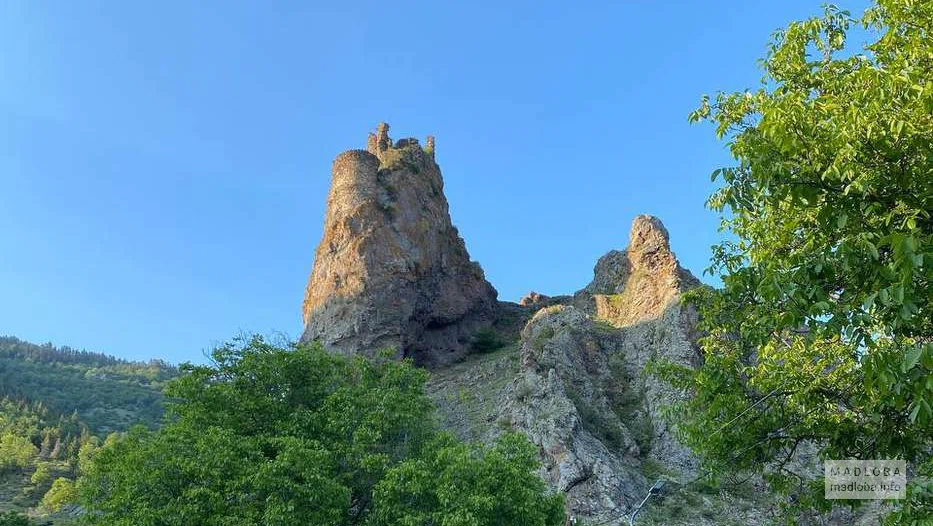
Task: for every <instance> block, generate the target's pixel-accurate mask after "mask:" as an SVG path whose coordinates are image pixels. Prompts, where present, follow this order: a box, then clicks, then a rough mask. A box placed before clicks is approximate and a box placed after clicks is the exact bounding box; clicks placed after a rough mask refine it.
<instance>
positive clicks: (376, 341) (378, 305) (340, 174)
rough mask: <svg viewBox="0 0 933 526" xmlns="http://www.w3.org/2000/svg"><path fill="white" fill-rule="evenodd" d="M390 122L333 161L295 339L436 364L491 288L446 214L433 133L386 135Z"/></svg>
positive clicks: (489, 316)
mask: <svg viewBox="0 0 933 526" xmlns="http://www.w3.org/2000/svg"><path fill="white" fill-rule="evenodd" d="M388 131H389V126H388V125H387V124H381V125H379V128H378V130H377V133H376V134H370V136H369V140H368V144H367V149H366V150H350V151H346V152H343V153H341V154H340V155H338V156H337V158H336V159H335V160H334V163H333V175H332V182H331V187H330V194H329V196H328V198H327V212H326V216H325V220H324V235H323V238H322V239H321V241H320V243H319V244H318V247H317V251H316V252H315V259H314V267H313V269H312V271H311V276H310V278H309V279H308V286H307V289H306V291H305V300H304V306H303V316H304V323H305V330H304V334H303V335H302V338H301V339H302V341H310V340H320V341H321V342H322V343H323V344H324V346H325V347H326V348H328V349H331V350H335V351H340V352H358V353H364V354H372V353H374V352H375V351H377V350H379V349H382V348H394V349H395V350H396V352H397V353H398V354H399V355H400V356H410V357H412V358H413V359H414V360H415V361H416V363H419V364H422V365H427V366H437V365H441V364H445V363H449V362H450V361H452V360H455V359H457V358H459V357H461V356H463V354H465V353H466V352H467V351H468V350H469V346H470V342H471V338H472V336H473V334H474V333H476V331H477V330H479V329H480V328H482V327H484V326H488V325H489V324H491V323H492V321H493V319H494V317H495V309H496V291H495V289H494V288H493V287H492V286H491V285H490V284H489V283H488V282H487V281H486V279H485V277H484V275H483V270H482V268H480V266H479V264H478V263H476V262H473V261H471V260H470V257H469V254H468V253H467V250H466V246H465V244H464V242H463V239H461V238H460V235H459V233H458V232H457V229H456V228H455V227H454V226H453V224H452V223H451V220H450V213H449V211H448V205H447V199H446V197H445V196H444V183H443V179H442V177H441V171H440V168H439V167H438V165H437V163H435V161H434V139H433V138H432V137H428V140H427V145H426V147H425V148H422V147H421V145H420V144H419V142H418V141H417V139H411V138H409V139H401V140H399V141H397V142H395V143H394V144H393V143H392V140H391V139H390V138H389V135H388Z"/></svg>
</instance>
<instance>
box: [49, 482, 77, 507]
mask: <svg viewBox="0 0 933 526" xmlns="http://www.w3.org/2000/svg"><path fill="white" fill-rule="evenodd" d="M77 496H78V495H77V490H76V488H75V482H74V481H73V480H71V479H67V478H64V477H59V478H57V479H55V482H53V483H52V487H51V488H49V491H48V492H46V494H45V496H44V497H42V507H43V508H45V509H47V510H48V511H50V512H52V513H55V512H57V511H60V510H61V509H62V508H63V507H64V506H65V505H67V504H73V503H74V502H75V501H76V500H77Z"/></svg>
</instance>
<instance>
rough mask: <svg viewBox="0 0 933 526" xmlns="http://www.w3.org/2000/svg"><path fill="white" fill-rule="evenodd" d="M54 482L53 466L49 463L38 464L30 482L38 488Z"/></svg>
mask: <svg viewBox="0 0 933 526" xmlns="http://www.w3.org/2000/svg"><path fill="white" fill-rule="evenodd" d="M51 480H52V465H51V464H50V463H48V462H39V463H38V464H36V470H35V471H34V472H33V473H32V477H30V478H29V481H30V482H32V483H33V484H34V485H36V486H44V485H46V484H48V483H49V481H51Z"/></svg>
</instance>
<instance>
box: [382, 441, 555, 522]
mask: <svg viewBox="0 0 933 526" xmlns="http://www.w3.org/2000/svg"><path fill="white" fill-rule="evenodd" d="M537 465H538V458H537V452H536V451H535V449H534V447H533V446H532V445H531V444H530V443H529V442H528V441H527V440H526V439H525V438H524V437H523V436H521V435H517V434H507V435H505V436H504V437H503V438H502V439H500V440H499V442H498V443H497V444H496V445H495V446H494V447H492V448H491V449H489V450H484V449H483V448H482V447H481V446H478V445H476V444H473V445H470V444H462V443H458V442H456V441H455V440H454V439H453V438H451V437H450V436H449V435H446V434H442V435H441V436H439V437H438V439H437V440H436V441H435V443H433V444H432V445H431V447H429V448H428V451H427V454H425V455H422V456H420V457H418V458H414V459H409V460H405V461H404V462H402V463H401V464H399V465H398V466H396V467H394V468H393V469H391V470H390V471H389V472H388V474H387V475H386V477H385V478H384V479H383V480H382V481H381V482H379V484H378V485H377V486H376V492H375V501H376V505H375V509H374V511H373V514H372V516H371V517H370V520H369V522H368V523H367V524H368V525H371V526H395V525H411V526H420V525H437V526H483V525H492V524H502V525H513V524H527V525H539V524H540V525H545V524H563V522H564V506H563V499H562V497H561V496H560V495H556V494H554V495H548V494H547V493H546V491H545V486H544V482H543V481H542V480H541V479H540V478H538V477H537V476H536V475H535V474H534V473H533V470H534V469H535V468H536V467H537Z"/></svg>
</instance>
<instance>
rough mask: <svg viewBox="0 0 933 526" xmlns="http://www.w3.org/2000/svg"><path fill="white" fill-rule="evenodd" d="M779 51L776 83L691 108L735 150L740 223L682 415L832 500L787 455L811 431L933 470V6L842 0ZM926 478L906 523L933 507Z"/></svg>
mask: <svg viewBox="0 0 933 526" xmlns="http://www.w3.org/2000/svg"><path fill="white" fill-rule="evenodd" d="M855 23H861V24H862V25H863V26H864V27H865V28H866V29H867V30H868V31H869V35H871V36H872V37H873V38H875V40H874V41H873V42H871V43H870V44H869V45H868V46H866V47H865V48H864V49H857V48H855V46H854V45H853V44H852V43H851V42H850V40H849V39H848V38H847V36H848V33H849V28H850V26H851V25H852V24H855ZM763 65H764V69H765V78H764V79H763V85H762V87H761V88H759V89H758V90H756V91H747V92H738V93H731V94H726V93H721V94H719V95H717V96H716V97H715V98H714V99H712V100H709V99H706V98H704V100H703V102H702V106H701V107H700V108H699V109H698V110H697V111H696V112H695V113H693V114H692V115H691V120H694V121H696V120H703V121H708V122H710V123H712V124H714V125H715V126H716V133H717V135H718V136H719V137H720V138H723V139H725V140H726V141H727V142H728V145H729V148H730V149H731V152H732V154H733V156H734V158H735V160H736V164H734V165H732V166H727V167H724V168H720V169H717V170H716V171H714V172H713V178H714V179H715V180H719V181H721V182H722V187H721V189H720V190H719V191H717V192H716V193H715V194H713V195H712V197H711V198H710V200H709V205H710V207H711V208H712V209H714V210H716V211H719V212H722V213H723V216H724V219H723V222H722V225H723V229H724V230H725V231H727V232H728V233H729V234H730V236H729V240H728V241H724V242H722V243H721V244H719V245H718V246H716V247H714V253H713V265H712V268H711V270H712V272H713V273H715V274H717V275H720V276H722V280H723V285H724V287H723V288H722V289H720V290H712V289H702V290H698V291H697V292H696V293H695V295H694V297H693V299H694V300H696V301H697V303H698V304H699V305H700V306H701V309H702V312H703V315H704V318H703V322H702V324H701V328H702V329H704V330H705V331H706V334H707V336H706V337H705V338H703V340H702V345H703V348H704V351H705V363H704V364H703V366H702V367H700V368H699V370H696V371H692V370H687V369H681V370H680V371H679V374H672V375H670V376H671V377H672V378H676V381H679V382H680V383H682V384H683V385H684V386H687V387H690V388H692V389H693V391H694V392H695V394H696V396H695V397H694V398H693V399H691V400H690V401H689V402H687V403H685V404H683V406H682V407H681V408H680V409H681V414H680V415H679V416H680V420H681V423H680V430H681V432H682V434H683V437H684V438H685V440H686V441H687V442H688V443H689V444H690V445H692V446H693V447H695V448H697V449H698V450H699V451H700V452H702V453H703V454H704V455H705V459H706V461H707V464H708V465H709V466H710V467H712V468H714V469H715V470H719V471H722V470H731V469H734V468H738V469H747V470H763V471H764V473H765V474H766V476H767V477H768V479H769V480H770V482H771V484H772V487H774V488H777V489H779V490H783V491H785V492H788V493H792V494H794V495H795V496H796V502H797V503H798V505H799V506H802V507H804V508H806V507H813V508H817V509H827V508H828V507H829V505H830V504H831V503H830V502H828V501H826V500H824V499H823V495H822V494H823V485H822V482H821V481H816V483H815V484H814V483H812V481H811V480H809V479H808V478H807V477H806V476H802V475H801V474H800V473H799V472H797V471H795V469H794V468H793V467H792V464H790V463H789V462H788V461H789V460H791V459H792V458H794V453H795V452H796V451H799V450H800V448H802V447H805V446H806V445H807V444H810V445H815V446H816V447H817V448H818V449H819V451H820V455H821V456H822V457H823V458H861V459H876V458H903V459H907V460H908V461H910V462H911V463H913V469H915V470H916V471H915V473H916V474H917V475H926V476H929V475H930V474H931V471H930V470H931V469H933V465H931V461H930V457H929V453H930V450H931V449H930V448H931V447H933V443H931V438H933V407H931V405H930V404H931V400H933V375H931V372H933V297H931V296H930V287H931V282H933V220H931V216H930V214H931V211H933V82H931V79H933V4H931V3H930V2H918V1H914V0H879V1H878V2H877V4H876V5H875V6H874V7H872V8H871V9H869V10H868V11H867V12H866V13H865V14H864V16H863V17H862V18H861V19H858V20H856V19H853V18H851V17H850V15H849V14H848V13H846V12H844V11H839V10H837V9H836V8H834V7H832V6H829V7H828V8H827V10H826V14H825V16H824V17H821V18H814V19H810V20H805V21H802V22H797V23H794V24H791V25H790V26H788V27H787V28H786V29H785V30H783V31H779V32H778V33H776V35H775V37H774V41H773V43H772V45H771V47H770V51H769V53H768V55H767V57H766V59H765V60H764V62H763ZM927 480H929V479H927ZM922 481H923V478H922V477H920V478H917V479H914V483H913V484H912V485H911V486H910V488H909V490H908V491H909V495H910V498H909V499H908V500H907V501H906V502H905V503H903V506H902V507H901V509H900V511H898V512H897V513H895V514H893V515H892V516H891V517H890V518H889V521H890V522H891V523H896V524H909V523H911V521H919V520H922V519H923V518H924V517H926V518H929V517H930V516H931V515H933V508H931V507H930V506H931V502H930V500H929V499H924V489H923V488H921V487H920V485H921V484H922ZM927 483H928V482H927ZM926 491H929V488H927V490H926Z"/></svg>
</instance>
